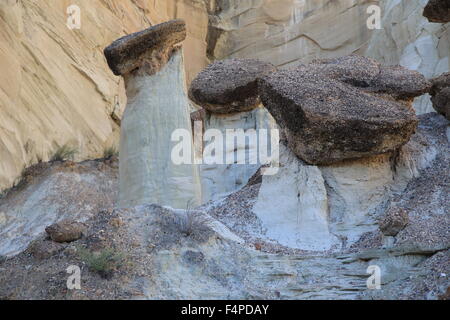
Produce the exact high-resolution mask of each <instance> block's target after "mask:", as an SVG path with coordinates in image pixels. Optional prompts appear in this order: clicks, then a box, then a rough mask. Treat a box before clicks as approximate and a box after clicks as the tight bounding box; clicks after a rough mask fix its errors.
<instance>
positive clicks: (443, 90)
mask: <svg viewBox="0 0 450 320" xmlns="http://www.w3.org/2000/svg"><path fill="white" fill-rule="evenodd" d="M431 82H432V84H433V86H432V87H431V90H430V94H431V101H432V102H433V107H434V109H435V110H436V112H437V113H440V114H442V115H443V116H444V117H446V118H447V120H450V72H447V73H444V74H443V75H441V76H439V77H437V78H434V79H433V80H431Z"/></svg>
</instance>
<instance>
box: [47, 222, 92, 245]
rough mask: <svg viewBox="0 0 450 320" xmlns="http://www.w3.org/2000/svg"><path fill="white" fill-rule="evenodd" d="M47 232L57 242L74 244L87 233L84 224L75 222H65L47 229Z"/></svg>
mask: <svg viewBox="0 0 450 320" xmlns="http://www.w3.org/2000/svg"><path fill="white" fill-rule="evenodd" d="M45 232H47V234H48V235H49V236H50V239H52V240H53V241H55V242H72V241H76V240H78V239H80V238H81V237H82V236H83V234H84V233H86V226H85V225H84V224H83V223H80V222H76V221H73V220H63V221H61V222H58V223H55V224H52V225H50V226H48V227H47V228H45Z"/></svg>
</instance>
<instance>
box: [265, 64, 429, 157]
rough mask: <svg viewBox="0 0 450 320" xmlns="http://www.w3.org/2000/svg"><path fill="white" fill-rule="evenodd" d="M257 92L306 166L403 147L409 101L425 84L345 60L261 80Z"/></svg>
mask: <svg viewBox="0 0 450 320" xmlns="http://www.w3.org/2000/svg"><path fill="white" fill-rule="evenodd" d="M259 87H260V88H259V89H260V96H261V100H262V102H263V104H264V106H265V107H266V108H267V109H268V110H269V111H270V113H271V114H272V116H273V117H274V118H275V119H276V120H277V122H278V124H279V125H280V126H281V128H283V129H284V130H285V133H286V137H287V140H288V144H289V146H290V147H291V149H292V150H293V151H294V153H296V154H297V156H298V157H300V158H301V159H303V160H304V161H306V162H308V163H311V164H331V163H335V162H338V161H342V160H345V159H353V158H360V157H365V156H370V155H375V154H380V153H385V152H388V151H392V150H395V149H396V148H398V147H400V146H402V145H403V144H405V143H406V142H408V140H409V139H410V137H411V135H412V134H413V133H414V131H415V129H416V126H417V118H416V116H415V113H414V110H413V109H412V107H411V106H410V104H411V101H412V98H413V97H415V96H418V95H421V94H422V93H425V92H427V91H428V90H429V88H430V83H429V82H428V81H427V80H426V79H425V78H424V77H423V76H422V75H421V74H419V73H416V72H413V71H409V70H406V69H404V68H401V67H383V66H381V65H380V64H379V63H378V62H376V61H375V60H372V59H368V58H364V57H360V56H348V57H344V58H339V59H333V60H322V61H315V62H313V63H312V64H309V65H301V66H299V67H298V68H296V69H293V70H283V71H278V72H275V73H272V74H269V75H266V76H264V77H263V78H261V79H260V81H259Z"/></svg>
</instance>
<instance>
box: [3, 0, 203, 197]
mask: <svg viewBox="0 0 450 320" xmlns="http://www.w3.org/2000/svg"><path fill="white" fill-rule="evenodd" d="M72 4H76V5H78V6H79V8H80V13H81V20H80V22H81V25H80V27H81V28H80V29H73V30H71V29H69V28H68V27H67V19H68V15H67V8H68V7H69V6H70V5H72ZM172 17H181V18H184V19H186V20H187V22H188V33H189V35H188V39H187V41H186V57H187V61H189V66H188V70H187V71H188V76H190V77H192V76H193V75H195V74H196V73H197V72H198V71H199V70H200V69H201V68H202V67H203V66H204V65H205V64H206V58H205V57H204V55H201V54H198V52H205V51H206V43H205V35H206V25H207V22H208V18H207V14H206V7H205V4H204V2H203V1H191V0H173V1H143V0H126V1H113V0H101V1H89V0H78V1H69V0H63V1H51V0H40V1H32V0H20V1H16V0H2V1H1V2H0V44H1V45H0V69H1V70H2V72H1V73H0V190H2V189H4V188H7V187H10V186H11V185H12V184H13V183H14V182H15V181H16V180H17V179H18V177H19V176H20V174H21V171H22V170H23V168H24V167H27V166H29V165H31V164H33V163H36V162H37V161H38V160H40V159H42V160H44V161H45V160H48V159H49V157H50V155H51V153H53V152H54V151H55V150H56V149H57V148H58V147H60V146H62V145H64V144H70V145H71V146H72V147H74V148H76V149H77V150H78V153H77V154H76V159H86V158H95V157H99V156H101V155H102V154H103V151H104V149H105V148H107V147H109V146H111V145H117V144H118V137H119V126H118V124H117V123H118V122H119V121H118V120H119V119H120V117H121V114H122V112H123V108H124V106H125V103H126V101H125V100H126V98H125V92H124V88H123V84H122V83H121V81H122V80H121V79H120V78H119V77H115V76H113V75H112V73H111V72H110V70H109V68H108V66H107V64H106V61H105V59H104V56H103V49H104V48H105V47H106V46H107V45H108V44H109V43H111V42H112V41H113V40H115V39H117V38H118V37H120V36H122V35H124V34H128V33H131V32H135V31H139V30H142V29H144V28H146V27H148V26H150V25H153V24H156V23H159V22H162V21H166V20H168V19H170V18H172Z"/></svg>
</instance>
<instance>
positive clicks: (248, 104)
mask: <svg viewBox="0 0 450 320" xmlns="http://www.w3.org/2000/svg"><path fill="white" fill-rule="evenodd" d="M273 71H275V67H274V66H273V65H272V64H270V63H266V62H262V61H259V60H254V59H228V60H221V61H216V62H214V63H212V64H210V65H209V66H208V67H207V68H206V69H204V70H203V71H202V72H200V73H199V74H198V75H197V77H196V78H195V79H194V81H192V83H191V88H190V90H189V98H191V100H192V101H194V102H195V103H197V104H198V105H201V106H202V107H203V108H205V109H206V110H208V111H210V112H212V113H223V114H227V113H234V112H243V111H250V110H252V109H255V108H256V107H258V105H259V104H260V100H259V95H258V83H257V80H258V78H259V77H261V76H263V75H265V74H267V73H270V72H273Z"/></svg>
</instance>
